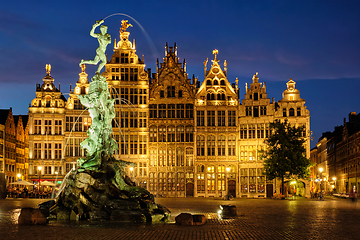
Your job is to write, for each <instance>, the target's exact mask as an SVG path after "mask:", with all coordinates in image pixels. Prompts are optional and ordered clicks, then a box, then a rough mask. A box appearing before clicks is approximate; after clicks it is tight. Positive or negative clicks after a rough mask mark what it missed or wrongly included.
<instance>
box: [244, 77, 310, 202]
mask: <svg viewBox="0 0 360 240" xmlns="http://www.w3.org/2000/svg"><path fill="white" fill-rule="evenodd" d="M257 75H258V74H257V73H256V74H255V75H254V76H253V82H252V83H251V84H250V87H249V86H248V84H247V83H246V93H245V99H243V101H242V104H241V105H240V108H239V112H240V117H239V122H240V123H239V133H240V135H239V150H240V153H239V172H240V181H239V184H240V188H238V189H239V191H240V192H239V195H240V196H241V197H265V194H266V196H267V197H270V196H272V193H273V192H274V191H275V190H276V189H277V192H278V193H279V192H280V187H279V186H280V181H278V182H276V181H274V182H272V181H266V178H265V176H263V174H262V172H263V161H262V160H261V159H260V151H261V150H264V149H265V147H266V146H265V143H264V140H265V139H266V138H267V137H268V136H269V134H271V132H270V128H269V125H270V122H273V121H274V120H281V121H284V120H285V119H287V120H288V122H289V123H291V124H293V125H295V126H303V125H304V126H305V127H306V130H305V132H304V136H305V137H306V143H305V148H306V157H308V158H309V157H310V139H309V133H310V132H309V129H310V115H309V111H308V110H307V109H306V106H305V100H303V99H301V98H300V92H299V90H297V89H296V88H295V82H294V81H292V79H290V81H289V82H288V83H287V89H286V90H285V91H284V92H283V98H282V99H281V100H280V101H278V102H275V101H274V99H272V101H270V99H269V98H268V97H267V93H266V86H265V83H259V78H258V76H257ZM274 187H275V189H274ZM298 188H299V190H300V191H301V192H302V194H303V195H306V196H310V185H309V181H304V182H303V184H300V185H299V186H298Z"/></svg>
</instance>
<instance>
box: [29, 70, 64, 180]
mask: <svg viewBox="0 0 360 240" xmlns="http://www.w3.org/2000/svg"><path fill="white" fill-rule="evenodd" d="M50 71H51V66H50V65H48V64H47V65H46V72H47V74H46V76H45V77H44V78H43V84H42V85H40V84H37V85H36V98H35V99H33V100H32V102H31V105H30V106H29V179H30V180H32V181H38V179H39V178H42V177H44V178H46V179H49V180H50V179H52V180H54V179H56V177H57V175H56V174H55V171H56V170H55V167H56V166H59V165H61V161H62V151H63V150H62V149H63V147H64V146H65V141H64V140H65V139H64V127H63V125H64V123H65V103H66V98H65V97H64V96H63V94H62V93H61V92H60V84H59V89H57V88H56V86H55V85H54V78H53V77H51V75H50Z"/></svg>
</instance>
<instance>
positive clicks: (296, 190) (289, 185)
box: [284, 180, 305, 197]
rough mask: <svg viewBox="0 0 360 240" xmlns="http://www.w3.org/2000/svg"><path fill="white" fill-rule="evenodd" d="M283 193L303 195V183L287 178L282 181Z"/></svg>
mask: <svg viewBox="0 0 360 240" xmlns="http://www.w3.org/2000/svg"><path fill="white" fill-rule="evenodd" d="M284 190H285V191H284V193H285V194H286V193H287V194H291V195H293V196H300V197H305V183H304V182H302V181H299V180H288V181H286V182H284Z"/></svg>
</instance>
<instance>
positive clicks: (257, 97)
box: [254, 93, 259, 101]
mask: <svg viewBox="0 0 360 240" xmlns="http://www.w3.org/2000/svg"><path fill="white" fill-rule="evenodd" d="M257 100H259V94H258V93H254V101H257Z"/></svg>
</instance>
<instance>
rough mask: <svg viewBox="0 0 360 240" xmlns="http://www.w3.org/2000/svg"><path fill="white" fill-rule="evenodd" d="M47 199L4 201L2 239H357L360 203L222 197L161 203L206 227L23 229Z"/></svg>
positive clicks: (0, 206) (56, 225)
mask: <svg viewBox="0 0 360 240" xmlns="http://www.w3.org/2000/svg"><path fill="white" fill-rule="evenodd" d="M44 201H46V200H44V199H5V200H0V236H1V239H7V240H8V239H146V240H147V239H359V234H360V231H359V228H358V226H359V223H360V202H351V201H350V200H347V199H338V198H334V197H327V198H326V199H325V201H317V200H314V199H304V198H298V199H296V200H273V199H234V200H233V201H224V200H221V199H218V198H157V199H156V203H159V204H162V205H165V206H166V207H168V208H169V209H170V210H171V213H172V219H173V220H174V219H175V217H176V216H177V215H178V214H180V213H182V212H188V213H192V214H205V216H206V217H207V219H208V221H207V223H206V224H205V225H203V226H187V227H182V226H179V225H176V224H175V223H174V222H172V223H168V224H156V225H154V224H153V225H150V224H129V223H118V222H87V221H85V222H82V221H80V222H56V221H50V223H49V224H48V225H46V226H19V225H17V218H18V216H19V214H20V210H21V208H22V207H37V205H38V204H39V203H41V202H44ZM222 204H233V205H235V206H236V207H237V213H238V217H237V218H234V219H228V220H223V219H220V218H219V217H218V214H217V212H218V211H219V209H220V208H219V205H222Z"/></svg>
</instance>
